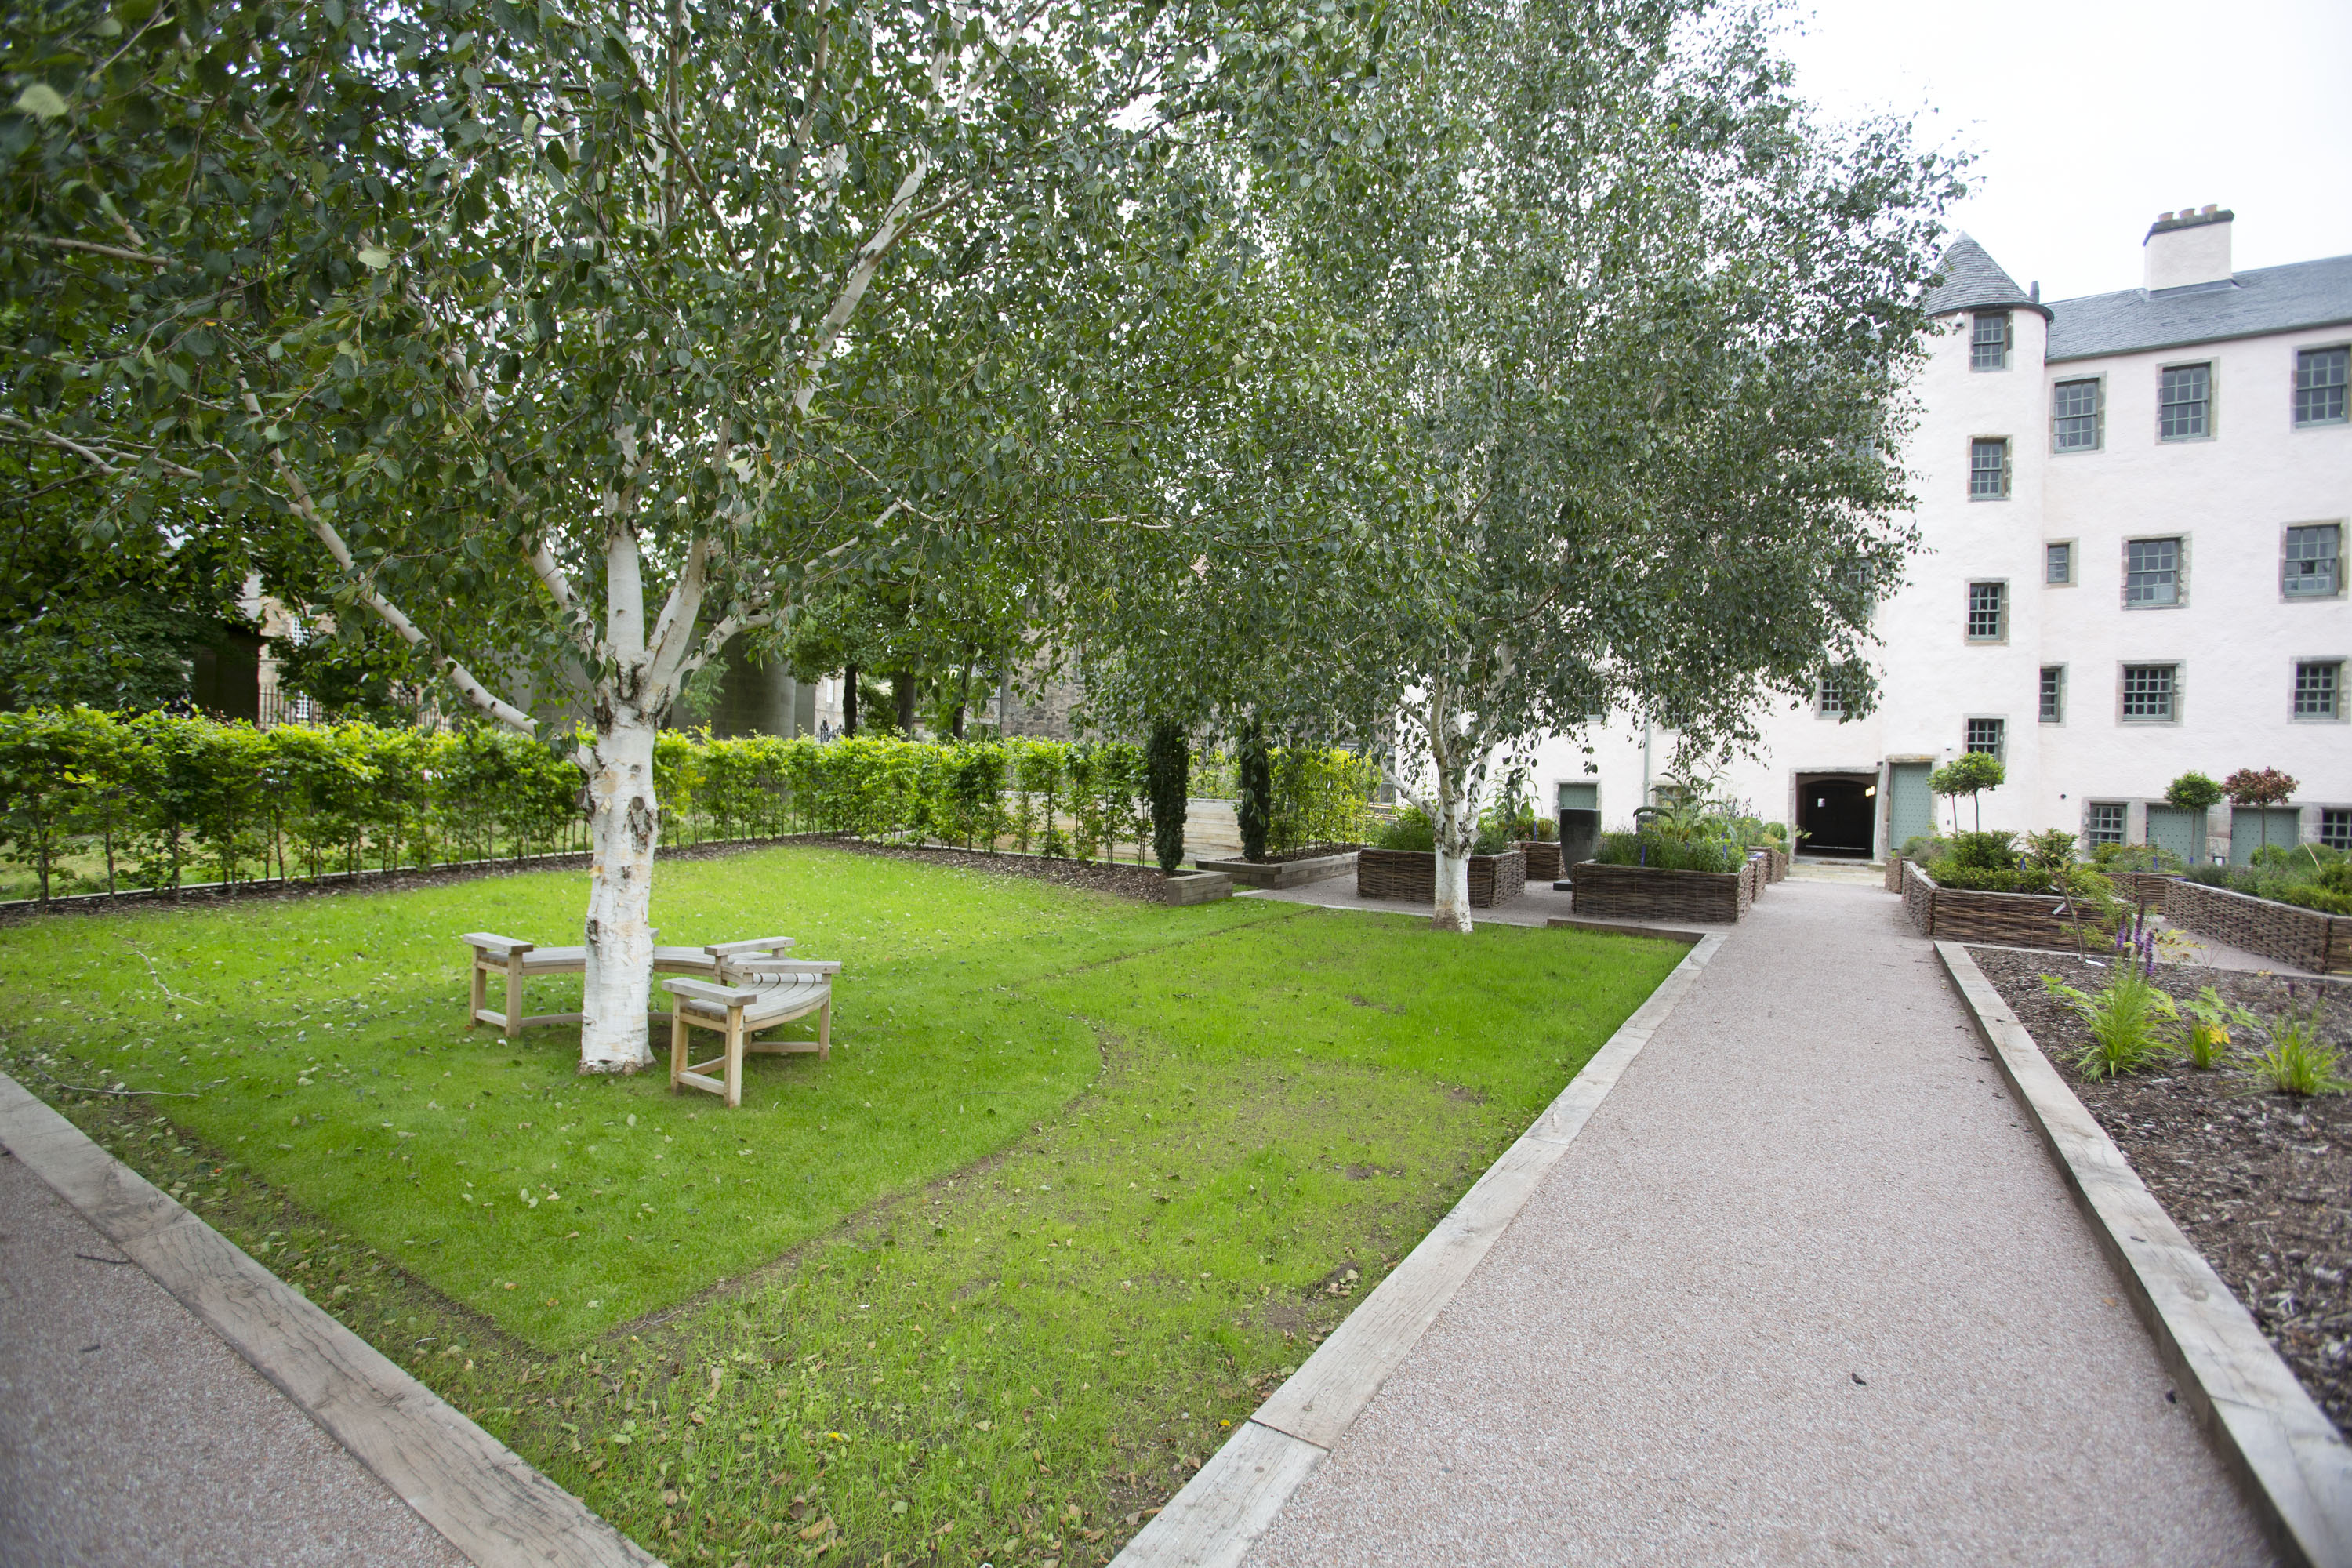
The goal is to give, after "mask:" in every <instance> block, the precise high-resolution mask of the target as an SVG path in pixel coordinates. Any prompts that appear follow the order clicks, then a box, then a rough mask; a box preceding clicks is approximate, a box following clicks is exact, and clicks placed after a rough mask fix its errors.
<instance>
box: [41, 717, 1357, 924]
mask: <svg viewBox="0 0 2352 1568" xmlns="http://www.w3.org/2000/svg"><path fill="white" fill-rule="evenodd" d="M572 749H573V742H572V739H571V738H569V737H567V738H564V739H562V740H559V741H551V742H541V741H534V740H530V739H529V738H527V737H524V736H520V735H517V734H514V733H511V732H509V731H499V730H490V729H466V730H454V731H425V730H387V729H378V728H376V727H374V726H373V725H367V724H355V723H354V724H339V725H335V726H332V727H313V726H307V725H281V726H278V727H277V728H275V729H270V730H267V731H264V730H257V729H255V728H254V727H253V726H251V725H249V724H244V723H222V722H219V721H214V720H210V719H204V718H193V717H185V716H181V715H176V714H166V713H144V714H139V715H135V716H121V715H114V714H109V713H101V712H98V711H95V710H90V709H87V708H77V709H69V710H36V711H29V712H15V713H0V792H5V793H4V794H0V847H5V848H6V849H7V850H8V851H9V852H10V853H11V854H12V855H13V856H14V858H16V860H18V861H19V862H21V863H22V864H23V865H24V866H25V867H26V868H27V869H29V870H30V871H31V872H32V873H33V874H34V880H35V884H36V886H37V889H38V896H39V897H40V898H41V899H42V900H47V899H48V898H49V897H50V896H51V894H52V892H53V891H62V892H72V891H82V890H87V889H103V890H105V891H108V892H112V891H115V890H117V889H174V888H178V887H180V886H182V885H183V883H184V880H186V879H191V872H192V871H193V872H194V874H195V878H196V879H204V880H213V881H219V882H224V883H235V882H240V881H253V880H259V879H272V878H274V879H299V878H315V877H319V876H322V875H328V874H333V873H347V872H352V871H357V870H360V869H362V868H367V869H376V870H387V871H389V870H398V869H404V868H430V867H433V866H436V865H444V864H448V863H451V862H456V861H478V860H488V859H494V858H509V857H511V858H522V857H525V856H530V855H540V854H549V853H561V852H564V851H570V850H578V849H583V848H585V847H587V845H586V829H585V823H584V820H583V816H582V812H581V808H582V784H583V778H582V775H581V772H580V769H579V767H578V766H577V765H576V764H575V763H573V761H572ZM1296 754H1297V762H1296V763H1293V764H1291V765H1290V766H1289V767H1288V768H1287V769H1286V770H1285V769H1277V772H1276V790H1277V794H1276V833H1275V835H1274V836H1273V837H1274V838H1275V839H1276V843H1275V845H1274V847H1276V848H1281V847H1292V846H1296V845H1299V844H1306V843H1313V842H1325V841H1330V840H1347V841H1353V840H1357V839H1360V838H1361V837H1363V836H1364V831H1365V827H1366V824H1367V822H1368V820H1369V807H1368V805H1367V804H1366V797H1367V796H1368V795H1370V789H1371V787H1372V784H1374V783H1376V782H1377V775H1376V773H1372V771H1371V770H1370V769H1368V767H1367V766H1366V765H1365V764H1364V763H1361V762H1360V760H1359V759H1356V758H1354V757H1351V756H1350V755H1349V753H1347V752H1320V751H1314V752H1298V753H1296ZM654 765H655V790H656V795H658V796H659V799H660V802H661V806H662V819H663V820H662V839H663V842H665V843H667V844H672V845H678V844H694V843H702V842H709V841H711V840H721V839H751V838H769V837H780V836H782V835H784V834H790V833H854V834H858V835H861V836H863V837H874V838H892V839H906V840H912V841H917V842H934V843H945V844H956V845H961V846H963V847H969V848H979V849H984V850H991V851H992V850H995V849H998V848H1000V847H1007V846H1009V847H1013V848H1017V849H1020V850H1023V851H1031V850H1034V851H1036V852H1039V853H1043V854H1046V855H1069V856H1076V857H1077V858H1084V859H1092V858H1097V857H1108V856H1111V855H1112V854H1114V852H1115V850H1116V849H1117V848H1118V847H1131V851H1130V852H1131V853H1132V854H1133V855H1134V856H1135V857H1136V858H1143V857H1144V855H1145V853H1146V848H1147V845H1148V841H1149V839H1150V810H1149V807H1148V805H1147V804H1146V801H1147V796H1146V794H1145V787H1144V773H1143V758H1142V752H1141V749H1140V748H1139V747H1137V746H1133V745H1129V744H1127V743H1125V742H1112V743H1107V744H1099V745H1089V744H1071V743H1067V742H1056V741H1028V740H1013V741H978V742H927V741H901V740H893V739H887V738H867V737H864V736H860V737H856V738H854V739H848V740H837V741H833V742H817V741H815V740H813V739H810V738H808V737H799V738H795V739H791V740H786V739H782V738H780V737H776V736H771V735H754V736H743V737H738V738H733V739H719V738H714V737H712V736H710V735H709V734H708V733H707V732H698V733H694V734H688V733H683V732H679V731H665V732H664V733H663V734H662V736H661V737H660V740H659V742H658V743H657V745H656V752H655V758H654Z"/></svg>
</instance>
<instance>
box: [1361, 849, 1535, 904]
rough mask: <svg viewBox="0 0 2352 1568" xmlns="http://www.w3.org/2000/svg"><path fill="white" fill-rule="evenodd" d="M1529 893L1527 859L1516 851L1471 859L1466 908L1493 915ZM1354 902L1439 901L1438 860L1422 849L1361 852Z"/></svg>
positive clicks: (1428, 902) (1429, 902)
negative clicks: (1468, 901)
mask: <svg viewBox="0 0 2352 1568" xmlns="http://www.w3.org/2000/svg"><path fill="white" fill-rule="evenodd" d="M1527 890H1528V858H1527V857H1526V856H1525V855H1522V854H1520V853H1519V852H1518V851H1517V850H1516V849H1509V850H1506V851H1504V852H1503V853H1502V854H1500V855H1473V856H1471V857H1470V907H1471V908H1472V909H1474V910H1491V909H1493V908H1494V907H1495V906H1496V904H1507V903H1509V902H1510V901H1511V900H1514V899H1516V898H1517V897H1518V896H1519V895H1521V894H1522V893H1525V892H1526V891H1527ZM1356 896H1357V897H1358V898H1360V899H1406V900H1411V901H1412V902H1414V903H1421V904H1433V903H1435V902H1436V901H1437V857H1436V856H1435V855H1433V854H1432V853H1430V852H1429V851H1428V850H1425V849H1360V850H1358V851H1357V852H1356Z"/></svg>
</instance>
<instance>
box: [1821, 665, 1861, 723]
mask: <svg viewBox="0 0 2352 1568" xmlns="http://www.w3.org/2000/svg"><path fill="white" fill-rule="evenodd" d="M1836 684H1837V683H1836V679H1835V678H1834V677H1833V676H1832V675H1831V674H1830V673H1829V672H1828V671H1826V670H1824V671H1822V674H1821V675H1820V676H1819V677H1817V678H1816V679H1814V681H1813V717H1814V718H1816V719H1827V720H1831V721H1833V722H1835V723H1839V724H1844V723H1849V722H1851V721H1853V718H1854V716H1855V715H1854V711H1853V702H1852V701H1851V700H1849V699H1848V696H1847V694H1846V693H1845V691H1844V690H1843V689H1842V688H1840V689H1838V695H1839V703H1838V706H1837V707H1835V708H1832V707H1831V706H1830V693H1831V690H1832V688H1835V687H1836Z"/></svg>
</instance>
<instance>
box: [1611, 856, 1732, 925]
mask: <svg viewBox="0 0 2352 1568" xmlns="http://www.w3.org/2000/svg"><path fill="white" fill-rule="evenodd" d="M1759 876H1760V873H1759V871H1758V870H1757V869H1756V863H1755V862H1754V861H1752V860H1751V861H1749V862H1748V863H1747V864H1746V865H1744V866H1742V867H1741V868H1739V869H1738V870H1737V871H1661V870H1659V869H1657V868H1655V867H1653V866H1604V865H1602V864H1601V862H1600V861H1598V860H1586V861H1583V862H1581V863H1580V864H1579V865H1578V866H1577V868H1576V871H1575V874H1574V876H1573V878H1572V879H1571V880H1573V881H1574V882H1575V884H1576V902H1575V906H1574V907H1575V910H1576V912H1577V913H1578V914H1580V915H1590V916H1591V917H1592V918H1593V919H1595V920H1634V921H1701V922H1704V923H1706V924H1710V925H1730V924H1736V923H1737V922H1738V920H1739V917H1740V916H1742V915H1744V914H1746V913H1747V912H1748V905H1750V904H1752V903H1754V902H1755V901H1756V887H1757V880H1758V878H1759Z"/></svg>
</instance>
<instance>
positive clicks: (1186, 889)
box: [1160, 871, 1234, 904]
mask: <svg viewBox="0 0 2352 1568" xmlns="http://www.w3.org/2000/svg"><path fill="white" fill-rule="evenodd" d="M1233 896H1234V879H1232V878H1231V877H1228V876H1226V875H1225V874H1224V873H1223V872H1222V871H1178V872H1175V873H1174V874H1173V875H1171V876H1170V877H1169V879H1168V880H1167V882H1166V884H1165V885H1164V886H1163V887H1162V888H1161V889H1160V902H1161V903H1163V904H1205V903H1209V902H1212V901H1213V900H1217V899H1230V898H1232V897H1233Z"/></svg>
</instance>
